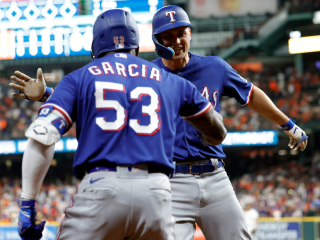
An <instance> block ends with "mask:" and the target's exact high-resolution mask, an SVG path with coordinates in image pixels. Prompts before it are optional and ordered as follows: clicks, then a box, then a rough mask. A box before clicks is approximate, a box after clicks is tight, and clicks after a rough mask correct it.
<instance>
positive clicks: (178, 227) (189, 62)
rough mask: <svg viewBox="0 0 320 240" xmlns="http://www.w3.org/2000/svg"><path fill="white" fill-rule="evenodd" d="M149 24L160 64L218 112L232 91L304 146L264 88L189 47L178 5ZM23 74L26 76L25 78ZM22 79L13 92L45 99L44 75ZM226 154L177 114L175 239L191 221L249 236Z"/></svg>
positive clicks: (211, 233)
mask: <svg viewBox="0 0 320 240" xmlns="http://www.w3.org/2000/svg"><path fill="white" fill-rule="evenodd" d="M152 27H153V30H152V31H153V35H152V38H153V41H154V44H155V46H156V51H157V54H158V55H159V57H160V58H158V59H157V60H155V61H154V63H155V64H156V65H157V66H158V67H160V68H162V69H164V70H165V71H166V72H171V73H174V74H177V75H179V76H181V77H183V78H185V79H186V80H188V81H190V82H191V83H192V84H194V85H195V86H196V88H197V89H198V91H199V92H201V93H202V95H203V96H205V97H206V98H207V99H208V100H210V102H211V103H212V105H213V107H214V108H215V109H216V111H218V112H220V98H221V96H229V97H233V98H235V99H236V100H237V101H238V102H239V103H240V104H242V105H243V106H248V107H250V108H251V109H252V110H254V111H255V112H257V113H259V114H261V115H262V116H264V117H266V118H268V119H270V120H271V121H273V122H274V123H277V124H279V125H280V126H281V127H282V128H283V129H284V130H285V133H286V134H287V135H288V136H289V139H290V142H289V147H290V148H291V149H295V150H298V149H300V150H301V151H303V150H304V149H305V148H306V145H307V139H306V138H307V136H306V135H305V133H304V131H302V130H301V129H300V128H299V127H298V126H297V125H295V124H294V123H293V121H292V120H290V119H289V118H288V117H287V116H285V115H284V114H283V113H282V112H281V111H280V110H279V109H278V108H277V107H276V106H275V105H274V104H273V103H272V101H271V100H270V99H269V98H268V97H267V96H266V95H265V93H264V92H263V91H261V90H260V89H259V88H258V87H256V86H255V87H254V86H253V85H252V83H250V82H248V81H247V80H246V79H244V78H242V77H241V76H239V75H238V74H237V73H236V71H235V70H234V69H232V67H231V66H230V65H229V64H228V63H227V62H225V61H224V60H222V59H221V58H219V57H213V56H208V57H204V56H200V55H197V54H192V53H190V52H189V49H190V40H191V29H190V27H191V23H190V21H189V18H188V15H187V13H186V12H185V11H184V10H183V9H182V8H180V7H177V6H166V7H164V8H162V9H160V10H159V11H158V12H157V13H156V14H155V16H154V18H153V22H152ZM22 77H23V78H24V79H25V80H27V79H28V78H29V77H26V76H23V75H22ZM23 84H24V86H17V85H15V84H14V83H11V84H10V86H11V87H14V88H16V89H18V90H21V91H23V92H24V93H20V94H14V96H15V97H25V95H24V94H26V93H27V94H26V95H27V96H28V97H29V98H30V99H32V100H41V99H42V101H43V100H44V99H45V98H46V97H47V96H48V95H49V94H50V91H51V89H49V88H48V87H45V82H44V80H42V81H37V82H34V81H28V82H23ZM39 89H40V90H41V91H38V90H39ZM36 90H37V91H36ZM44 92H45V94H43V93H44ZM42 95H43V96H44V97H42ZM225 157H226V156H225V154H224V152H223V149H222V146H221V145H217V146H208V145H207V144H206V143H205V141H204V138H203V136H202V135H201V134H200V133H199V132H198V131H196V130H195V129H194V128H193V127H192V126H191V125H190V124H188V123H186V122H183V121H182V119H181V118H180V119H179V120H178V122H177V135H176V141H175V144H174V157H173V158H174V161H175V162H176V169H175V172H176V174H175V175H174V176H173V178H171V179H170V182H171V187H172V213H173V216H174V217H175V219H176V224H175V234H176V239H178V240H189V239H192V238H193V235H194V231H195V223H197V224H198V225H199V227H200V228H201V230H202V232H203V233H204V236H205V238H206V239H215V240H233V239H237V240H238V239H250V235H249V234H248V230H247V228H246V226H245V220H244V217H243V211H242V209H241V207H240V204H239V202H238V200H237V198H236V195H235V193H234V191H233V188H232V185H231V182H230V180H229V178H228V176H227V174H226V172H225V170H224V168H223V161H222V159H223V158H225Z"/></svg>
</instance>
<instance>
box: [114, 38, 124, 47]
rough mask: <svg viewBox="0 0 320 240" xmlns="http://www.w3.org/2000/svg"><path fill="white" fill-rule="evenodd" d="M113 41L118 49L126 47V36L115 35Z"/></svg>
mask: <svg viewBox="0 0 320 240" xmlns="http://www.w3.org/2000/svg"><path fill="white" fill-rule="evenodd" d="M113 42H114V44H115V45H116V49H121V48H124V36H120V37H119V36H114V37H113Z"/></svg>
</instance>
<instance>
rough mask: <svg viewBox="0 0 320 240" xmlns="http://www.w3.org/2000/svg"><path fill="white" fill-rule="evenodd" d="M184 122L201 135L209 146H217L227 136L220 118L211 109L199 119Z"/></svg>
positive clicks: (218, 114)
mask: <svg viewBox="0 0 320 240" xmlns="http://www.w3.org/2000/svg"><path fill="white" fill-rule="evenodd" d="M185 119H186V118H185ZM186 120H187V121H188V122H189V123H190V124H191V125H192V126H194V127H195V128H196V129H198V130H199V131H200V132H201V133H202V136H203V139H204V141H205V142H206V143H207V144H209V145H219V144H221V143H222V141H223V140H224V139H225V137H226V136H227V129H226V128H225V127H224V125H223V119H222V116H221V115H220V113H218V112H217V111H215V110H214V109H213V107H210V109H209V110H208V111H207V112H205V113H204V114H203V115H201V116H199V117H194V118H190V119H186Z"/></svg>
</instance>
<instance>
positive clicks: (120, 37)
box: [91, 9, 139, 58]
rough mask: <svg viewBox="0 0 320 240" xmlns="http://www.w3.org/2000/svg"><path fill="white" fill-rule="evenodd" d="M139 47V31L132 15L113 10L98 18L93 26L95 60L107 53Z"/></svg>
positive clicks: (120, 10)
mask: <svg viewBox="0 0 320 240" xmlns="http://www.w3.org/2000/svg"><path fill="white" fill-rule="evenodd" d="M138 47H139V30H138V26H137V23H136V21H135V20H134V18H133V17H132V16H131V14H130V13H128V12H126V11H124V10H122V9H111V10H108V11H105V12H104V13H102V14H100V15H99V16H98V17H97V20H96V22H95V23H94V25H93V40H92V46H91V55H92V57H93V58H98V57H99V56H100V55H101V54H102V53H105V52H110V51H115V50H121V49H136V48H138Z"/></svg>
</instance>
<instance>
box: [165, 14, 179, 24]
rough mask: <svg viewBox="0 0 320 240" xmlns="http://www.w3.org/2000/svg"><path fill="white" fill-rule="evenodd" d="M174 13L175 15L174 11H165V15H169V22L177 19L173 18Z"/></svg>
mask: <svg viewBox="0 0 320 240" xmlns="http://www.w3.org/2000/svg"><path fill="white" fill-rule="evenodd" d="M174 15H177V13H176V11H170V12H166V16H167V17H168V16H170V18H171V21H170V22H171V23H174V22H176V21H177V20H175V19H174Z"/></svg>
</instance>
